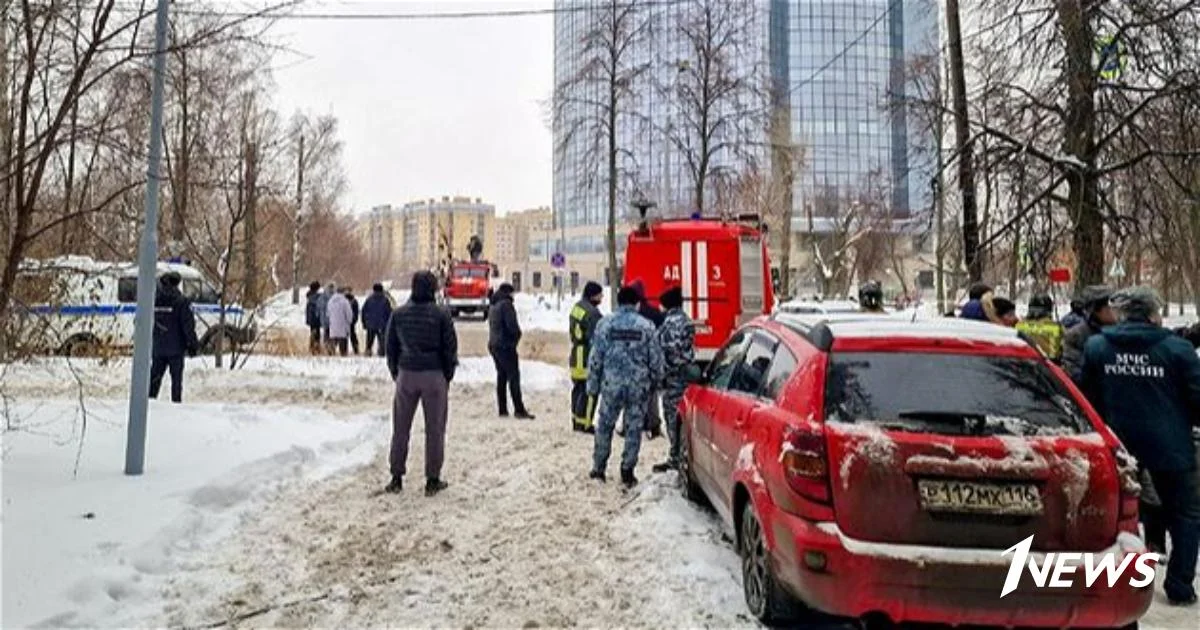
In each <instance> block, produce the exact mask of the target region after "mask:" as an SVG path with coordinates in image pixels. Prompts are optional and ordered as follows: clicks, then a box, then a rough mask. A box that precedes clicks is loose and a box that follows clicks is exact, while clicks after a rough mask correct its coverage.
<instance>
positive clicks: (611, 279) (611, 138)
mask: <svg viewBox="0 0 1200 630" xmlns="http://www.w3.org/2000/svg"><path fill="white" fill-rule="evenodd" d="M614 24H615V22H614ZM616 62H617V60H616V59H613V60H612V67H611V68H609V69H610V70H611V71H612V74H611V75H610V77H611V80H610V81H609V84H608V234H607V235H606V236H605V239H606V241H607V242H606V246H607V247H608V286H609V306H610V307H611V308H612V310H613V311H614V312H615V311H616V310H617V288H618V287H619V286H620V285H621V279H620V278H619V277H618V276H617V104H618V98H617V86H616V84H615V80H616V79H615V77H616V73H617V70H618V68H617V63H616Z"/></svg>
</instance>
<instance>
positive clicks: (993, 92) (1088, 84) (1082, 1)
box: [973, 0, 1200, 284]
mask: <svg viewBox="0 0 1200 630" xmlns="http://www.w3.org/2000/svg"><path fill="white" fill-rule="evenodd" d="M988 6H989V8H990V9H991V11H992V13H991V16H992V17H991V20H990V22H989V23H988V24H987V25H985V29H984V30H986V32H987V33H988V37H986V38H985V40H984V41H983V42H982V43H981V46H982V47H986V49H987V50H988V51H990V52H989V53H988V54H989V55H990V56H991V57H992V58H998V59H1000V60H1001V62H1002V63H1003V65H1004V67H1005V69H1006V71H1005V72H1004V73H1003V74H1001V75H1000V76H997V77H994V79H995V80H993V81H992V87H991V89H989V90H987V92H986V93H985V96H984V97H985V98H987V99H989V100H991V101H992V102H994V103H995V107H996V108H998V109H1002V110H1007V111H1008V112H1009V115H1007V116H1003V117H1002V118H1003V119H1004V120H1006V121H1007V124H1003V125H1001V124H988V123H986V122H979V121H973V126H975V127H977V128H978V129H980V131H982V132H983V133H985V134H987V135H988V136H990V137H992V138H994V139H995V140H997V141H998V142H999V143H1000V145H1002V146H1003V147H1005V148H1006V149H1007V150H1008V151H1010V152H1011V153H1013V154H1014V155H1017V156H1019V158H1018V159H1021V160H1031V161H1033V162H1035V163H1037V164H1038V165H1039V167H1038V168H1034V169H1031V170H1030V172H1031V173H1035V174H1038V175H1040V176H1041V177H1040V179H1039V180H1038V181H1036V182H1035V181H1030V180H1026V184H1027V185H1028V186H1030V193H1031V194H1030V195H1029V198H1028V199H1027V200H1026V202H1025V204H1024V205H1023V206H1021V208H1020V209H1018V211H1017V213H1016V215H1015V216H1014V217H1011V218H1010V219H1009V221H1008V223H1007V224H1006V226H1007V225H1010V224H1011V226H1016V225H1017V224H1018V223H1019V222H1020V216H1021V215H1023V214H1025V213H1028V212H1031V211H1032V210H1033V209H1034V208H1036V207H1038V205H1039V204H1040V203H1041V201H1042V200H1044V199H1047V198H1049V199H1051V200H1053V201H1054V202H1056V203H1058V204H1059V205H1060V206H1061V207H1062V208H1063V209H1064V210H1065V212H1066V214H1067V216H1068V218H1069V220H1070V223H1071V227H1072V240H1073V248H1074V252H1075V257H1076V260H1077V263H1078V279H1079V281H1080V282H1082V283H1085V284H1086V283H1095V282H1100V281H1101V280H1102V279H1103V277H1104V275H1105V228H1106V225H1107V226H1109V227H1112V224H1111V221H1112V219H1113V218H1114V213H1113V212H1112V208H1113V207H1114V202H1113V200H1112V199H1111V192H1112V191H1113V190H1114V188H1113V186H1112V184H1113V183H1114V182H1115V181H1118V180H1119V179H1120V176H1121V174H1122V173H1124V172H1126V171H1128V170H1129V169H1131V168H1132V167H1134V166H1136V165H1137V164H1139V163H1141V162H1143V161H1146V160H1150V159H1155V158H1161V157H1170V156H1193V155H1200V146H1194V145H1193V146H1186V147H1180V148H1175V149H1165V148H1163V147H1162V146H1161V145H1159V144H1156V143H1155V142H1153V141H1152V137H1151V135H1150V134H1149V132H1148V127H1147V122H1148V121H1149V115H1150V113H1151V112H1152V110H1153V108H1154V107H1155V105H1156V104H1157V103H1159V102H1160V101H1163V100H1167V99H1173V98H1176V97H1182V96H1186V95H1191V94H1195V93H1196V91H1197V90H1198V89H1200V75H1198V73H1197V72H1196V68H1197V67H1198V64H1200V46H1198V42H1200V1H1197V0H1179V1H1175V2H1161V1H1159V0H1122V1H1116V0H1039V1H1028V0H1002V1H997V2H989V3H988ZM997 51H1000V53H1001V54H999V55H997V54H996V53H997ZM1119 144H1122V145H1124V146H1125V148H1126V149H1127V150H1126V151H1124V152H1123V154H1122V155H1118V153H1117V151H1116V149H1117V147H1118V145H1119ZM1132 147H1136V150H1133V151H1129V150H1128V149H1130V148H1132ZM1063 184H1065V186H1066V194H1065V196H1064V195H1062V194H1060V192H1059V189H1060V186H1062V185H1063ZM1000 237H1001V235H999V234H996V233H993V234H992V235H991V236H990V237H989V239H991V240H997V239H999V238H1000Z"/></svg>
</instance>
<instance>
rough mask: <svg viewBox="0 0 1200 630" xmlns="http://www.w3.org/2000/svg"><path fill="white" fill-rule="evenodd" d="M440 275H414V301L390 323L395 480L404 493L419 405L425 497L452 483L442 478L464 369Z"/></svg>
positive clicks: (393, 485)
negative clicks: (441, 301) (458, 373)
mask: <svg viewBox="0 0 1200 630" xmlns="http://www.w3.org/2000/svg"><path fill="white" fill-rule="evenodd" d="M437 287H438V282H437V278H436V277H435V276H434V275H433V273H431V272H428V271H419V272H417V273H415V274H413V279H412V294H411V295H410V297H409V300H408V303H407V304H405V305H404V306H401V307H400V308H398V309H396V311H395V312H394V313H392V317H391V319H390V320H389V321H388V326H387V341H386V345H387V364H388V371H390V372H391V373H392V378H394V379H395V380H396V396H395V398H394V401H393V404H392V450H391V457H390V463H391V472H392V480H391V483H389V484H388V485H387V487H386V488H384V490H385V491H387V492H393V493H395V492H400V490H401V489H402V488H403V486H404V483H403V479H404V474H405V472H407V469H406V466H407V463H408V441H409V438H410V436H411V434H412V423H413V416H414V415H415V414H416V412H417V403H418V402H419V403H421V411H422V413H423V414H424V416H425V496H427V497H431V496H433V495H435V494H437V493H439V492H441V491H442V490H445V489H446V487H447V486H448V484H447V483H446V482H445V481H442V462H443V461H444V459H445V446H446V419H447V416H448V412H449V401H448V397H449V389H450V381H452V380H454V371H455V369H457V367H458V335H457V333H456V332H455V330H454V321H453V320H452V319H451V318H450V313H448V312H446V310H445V309H443V308H442V307H440V306H438V305H437V302H436V299H437Z"/></svg>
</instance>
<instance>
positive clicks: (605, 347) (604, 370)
mask: <svg viewBox="0 0 1200 630" xmlns="http://www.w3.org/2000/svg"><path fill="white" fill-rule="evenodd" d="M638 301H639V300H638V295H637V291H635V290H633V289H632V288H630V287H624V288H622V289H621V290H620V291H619V292H618V293H617V304H618V309H617V312H616V313H613V314H612V315H609V316H607V317H605V318H604V319H602V320H600V323H599V324H597V325H596V331H595V334H594V335H593V337H592V351H591V355H590V356H589V357H588V380H587V393H588V395H589V396H593V397H594V396H600V420H599V422H598V423H597V424H596V446H595V451H594V453H593V466H592V473H591V475H590V476H591V478H592V479H598V480H600V481H605V479H606V477H605V470H606V468H607V467H608V456H609V453H610V451H611V450H612V440H613V430H614V429H615V428H616V426H617V416H619V415H621V413H622V412H624V414H625V450H624V451H623V452H622V454H621V483H623V484H624V485H625V487H627V488H632V487H633V486H634V485H636V484H637V478H636V477H634V476H633V469H634V467H635V466H637V460H638V451H639V450H640V449H641V447H642V430H643V427H642V423H643V422H644V421H645V417H646V411H647V409H648V408H649V406H650V405H649V402H650V389H651V388H652V387H653V386H654V385H655V384H656V383H658V382H660V381H661V380H662V376H663V353H662V347H661V346H659V345H658V344H657V343H656V340H655V333H656V331H655V329H654V324H651V323H650V320H648V319H646V318H644V317H642V316H641V315H638V313H637V305H638Z"/></svg>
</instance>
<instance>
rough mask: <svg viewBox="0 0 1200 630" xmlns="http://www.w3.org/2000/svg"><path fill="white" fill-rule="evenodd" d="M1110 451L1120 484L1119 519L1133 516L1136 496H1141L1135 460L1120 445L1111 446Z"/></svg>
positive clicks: (1135, 508) (1135, 514) (1136, 512)
mask: <svg viewBox="0 0 1200 630" xmlns="http://www.w3.org/2000/svg"><path fill="white" fill-rule="evenodd" d="M1112 453H1113V459H1114V460H1116V462H1117V480H1118V482H1119V483H1120V484H1121V498H1120V506H1119V507H1120V511H1119V513H1118V516H1119V518H1120V519H1121V520H1125V519H1128V518H1135V517H1137V514H1138V498H1139V497H1141V496H1142V483H1141V481H1140V480H1139V479H1138V463H1137V460H1136V459H1134V457H1133V456H1132V455H1130V454H1129V452H1128V451H1126V450H1125V449H1124V448H1123V447H1120V446H1118V447H1116V448H1113V449H1112Z"/></svg>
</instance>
